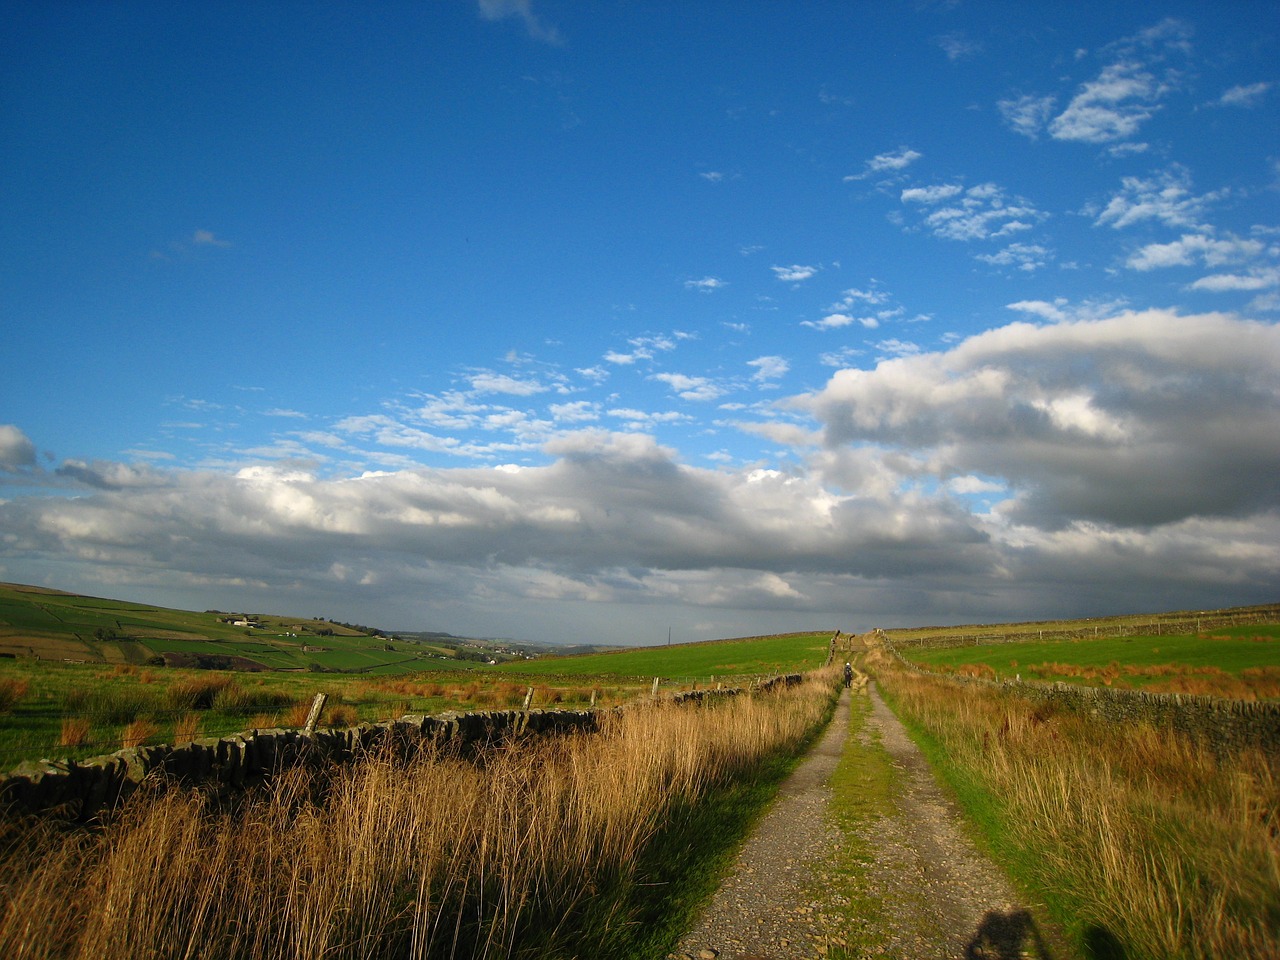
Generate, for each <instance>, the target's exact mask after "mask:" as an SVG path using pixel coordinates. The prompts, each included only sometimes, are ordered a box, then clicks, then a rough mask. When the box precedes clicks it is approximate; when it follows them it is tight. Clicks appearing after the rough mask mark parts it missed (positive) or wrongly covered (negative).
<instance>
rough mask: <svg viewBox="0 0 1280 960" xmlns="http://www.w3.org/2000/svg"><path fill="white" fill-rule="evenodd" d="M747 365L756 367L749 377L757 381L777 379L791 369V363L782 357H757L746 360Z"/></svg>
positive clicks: (763, 381)
mask: <svg viewBox="0 0 1280 960" xmlns="http://www.w3.org/2000/svg"><path fill="white" fill-rule="evenodd" d="M747 366H749V367H755V368H756V372H755V373H753V374H752V375H751V379H752V380H754V381H756V382H757V383H766V382H768V381H770V380H778V379H780V378H781V377H784V376H786V374H787V372H788V371H790V369H791V364H790V363H788V362H787V361H786V360H785V359H783V358H782V357H757V358H756V359H754V360H748V361H747Z"/></svg>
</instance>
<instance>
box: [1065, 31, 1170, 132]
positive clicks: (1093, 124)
mask: <svg viewBox="0 0 1280 960" xmlns="http://www.w3.org/2000/svg"><path fill="white" fill-rule="evenodd" d="M1190 37H1191V30H1190V28H1189V27H1188V26H1187V25H1186V24H1185V23H1183V22H1181V21H1178V20H1175V19H1173V18H1168V19H1165V20H1163V21H1161V22H1160V23H1158V24H1156V25H1155V26H1153V27H1150V28H1148V29H1146V30H1143V31H1141V32H1140V33H1138V34H1137V35H1136V36H1134V37H1130V38H1126V39H1124V40H1121V41H1119V42H1118V43H1117V44H1114V45H1113V46H1112V47H1111V48H1109V50H1108V51H1107V52H1108V53H1109V54H1110V55H1111V57H1112V58H1113V59H1112V60H1111V62H1110V63H1108V64H1106V65H1105V66H1104V67H1103V68H1102V70H1101V71H1100V72H1099V74H1098V76H1097V77H1096V78H1095V79H1093V80H1090V81H1088V82H1086V83H1083V84H1081V85H1080V87H1079V89H1078V90H1077V92H1076V94H1075V96H1073V97H1072V98H1071V101H1070V102H1069V103H1068V104H1067V106H1066V109H1064V110H1063V111H1062V113H1060V114H1058V116H1056V117H1054V118H1053V119H1052V120H1051V121H1050V122H1049V134H1050V136H1052V137H1053V138H1054V139H1055V140H1074V141H1079V142H1082V143H1096V144H1102V143H1115V142H1116V141H1123V140H1128V139H1130V138H1131V137H1133V136H1134V135H1135V134H1136V133H1137V132H1138V129H1139V128H1140V127H1141V126H1142V125H1143V124H1144V123H1145V122H1146V121H1147V120H1149V119H1151V117H1152V116H1154V115H1155V113H1156V111H1157V110H1159V109H1160V106H1161V101H1162V100H1163V99H1164V98H1165V97H1166V96H1167V95H1168V94H1169V93H1170V91H1172V90H1174V89H1176V87H1177V84H1178V79H1179V74H1178V72H1177V70H1176V69H1174V68H1172V67H1170V66H1168V63H1167V61H1168V60H1169V59H1170V58H1171V57H1173V56H1178V55H1185V54H1186V53H1188V52H1189V50H1190Z"/></svg>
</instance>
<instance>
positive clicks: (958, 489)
mask: <svg viewBox="0 0 1280 960" xmlns="http://www.w3.org/2000/svg"><path fill="white" fill-rule="evenodd" d="M947 489H948V490H950V491H951V492H952V493H959V494H980V493H1003V492H1004V491H1006V490H1008V487H1007V486H1005V485H1004V484H1003V483H999V482H997V481H994V480H984V479H982V478H981V477H975V476H974V475H973V474H968V475H967V476H963V477H953V478H951V479H950V480H948V481H947Z"/></svg>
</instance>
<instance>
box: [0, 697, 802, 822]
mask: <svg viewBox="0 0 1280 960" xmlns="http://www.w3.org/2000/svg"><path fill="white" fill-rule="evenodd" d="M801 679H802V677H801V676H800V675H799V674H792V675H788V676H784V677H774V678H772V679H770V680H766V681H763V682H762V683H760V684H759V685H757V686H756V688H755V689H756V690H758V691H769V690H773V689H778V688H779V686H780V685H781V686H791V685H792V684H795V683H799V682H800V680H801ZM743 692H744V691H743V690H742V689H741V688H737V687H733V688H725V689H718V690H694V691H690V692H687V693H680V694H676V695H675V696H674V697H672V698H671V702H672V703H675V704H702V703H706V702H708V701H710V700H713V699H716V698H721V697H732V696H737V695H738V694H741V693H743ZM602 714H603V711H601V710H495V711H484V712H475V713H443V714H439V715H436V716H426V715H421V714H409V715H407V716H404V717H401V718H399V719H398V720H387V721H384V722H381V723H362V724H359V725H358V726H354V727H345V728H335V729H328V730H316V731H315V732H313V733H310V734H308V733H305V732H304V731H302V730H286V729H265V730H249V731H246V732H244V733H239V734H235V735H233V736H229V737H219V738H213V737H210V738H205V739H199V740H196V741H194V742H192V743H188V744H183V745H181V746H169V745H167V744H159V745H156V746H141V747H132V748H129V749H126V750H118V751H116V752H115V753H112V754H110V755H108V756H104V757H95V758H93V759H91V760H79V761H76V760H39V761H30V762H27V763H24V764H22V765H21V766H19V767H17V768H16V769H15V770H14V771H13V772H12V773H10V774H8V775H7V776H4V777H0V815H6V816H15V815H16V816H21V815H26V814H52V815H55V816H60V817H64V818H67V819H80V820H87V819H89V818H91V817H92V816H94V815H95V814H96V813H98V812H99V811H101V810H102V809H103V808H106V807H112V806H114V805H116V804H117V803H119V802H120V801H122V800H124V799H126V798H127V797H128V796H129V795H130V794H132V793H133V792H134V791H135V790H137V789H138V788H139V787H140V786H141V785H142V784H143V783H144V782H146V781H147V780H149V779H152V780H159V779H164V780H168V781H172V782H177V783H181V784H188V785H194V784H207V785H210V786H212V787H214V788H215V789H218V790H223V791H228V792H230V791H236V790H241V789H244V788H246V787H249V786H252V785H254V784H256V783H260V782H262V781H263V780H264V779H266V778H267V777H269V776H271V775H272V774H275V773H279V772H280V771H282V770H285V769H287V768H289V767H292V766H295V765H298V764H315V765H321V764H326V763H343V762H347V761H350V760H352V759H355V758H357V757H359V756H361V755H363V754H367V753H368V752H370V751H372V750H377V749H382V748H384V747H389V748H391V749H393V750H398V751H401V752H402V753H404V754H409V753H412V752H413V751H414V750H417V749H421V748H422V747H423V746H424V745H425V744H430V743H438V744H449V745H450V746H451V747H452V748H453V749H457V750H458V751H459V752H461V753H463V754H464V755H465V754H468V753H473V752H474V751H476V750H477V749H479V748H481V747H483V746H485V745H488V744H492V743H495V742H499V741H502V740H513V739H519V738H526V737H530V736H546V735H558V734H565V733H571V732H584V733H595V732H596V731H598V730H599V728H600V720H601V716H602Z"/></svg>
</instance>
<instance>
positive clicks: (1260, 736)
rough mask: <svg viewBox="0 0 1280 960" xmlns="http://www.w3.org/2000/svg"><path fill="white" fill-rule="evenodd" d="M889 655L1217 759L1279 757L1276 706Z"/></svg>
mask: <svg viewBox="0 0 1280 960" xmlns="http://www.w3.org/2000/svg"><path fill="white" fill-rule="evenodd" d="M889 649H890V650H891V651H892V653H893V655H894V657H895V658H897V660H898V662H899V663H900V664H901V665H902V666H903V667H905V668H906V669H908V670H911V671H913V672H916V673H923V674H927V675H929V676H931V677H935V678H937V679H940V680H945V681H947V682H950V683H956V684H960V685H970V686H982V687H987V688H993V689H997V690H1001V691H1003V692H1005V693H1010V694H1014V695H1016V696H1020V697H1025V698H1027V699H1029V700H1033V701H1036V702H1038V703H1044V704H1049V705H1052V706H1055V707H1061V708H1063V709H1067V710H1075V711H1080V712H1084V713H1087V714H1090V715H1092V716H1095V717H1098V718H1099V719H1101V720H1106V721H1109V722H1112V723H1147V724H1150V725H1152V726H1154V727H1159V728H1164V729H1172V730H1176V731H1178V732H1179V733H1181V734H1184V735H1185V736H1187V737H1189V738H1191V739H1193V740H1198V741H1201V742H1204V743H1207V744H1209V745H1210V747H1212V748H1213V749H1214V750H1215V751H1217V752H1219V753H1230V752H1234V751H1237V750H1241V749H1245V748H1248V747H1257V748H1259V749H1262V750H1264V751H1265V752H1267V753H1269V754H1271V755H1272V756H1277V757H1280V703H1276V702H1273V701H1266V700H1264V701H1247V700H1224V699H1221V698H1219V697H1201V696H1193V695H1191V694H1185V693H1144V692H1143V691H1141V690H1113V689H1111V688H1109V687H1084V686H1076V685H1075V684H1069V683H1061V682H1057V683H1027V682H1024V681H1019V680H991V679H988V678H986V677H966V676H962V675H954V674H948V675H943V674H938V673H934V672H933V671H930V670H926V669H924V668H923V667H919V666H917V665H916V664H914V663H911V662H910V661H908V660H906V659H905V658H903V656H902V655H901V654H900V653H898V651H897V650H893V648H892V647H889Z"/></svg>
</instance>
